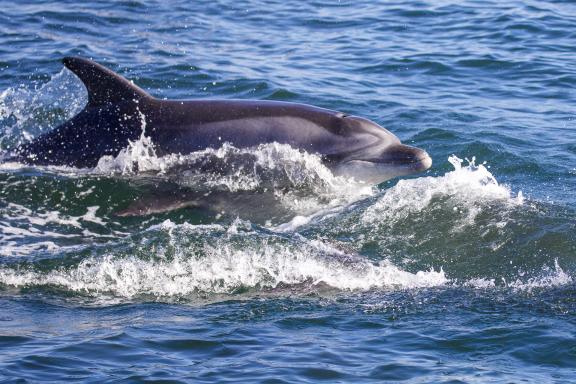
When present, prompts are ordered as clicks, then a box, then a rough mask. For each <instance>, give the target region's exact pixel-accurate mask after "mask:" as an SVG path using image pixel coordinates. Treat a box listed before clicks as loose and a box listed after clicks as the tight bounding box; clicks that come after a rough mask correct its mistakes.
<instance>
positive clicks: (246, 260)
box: [0, 220, 447, 298]
mask: <svg viewBox="0 0 576 384" xmlns="http://www.w3.org/2000/svg"><path fill="white" fill-rule="evenodd" d="M152 237H153V238H154V239H155V240H154V241H153V243H154V245H152V246H151V244H150V241H151V238H152ZM159 238H161V239H164V240H163V241H162V242H159V241H158V239H159ZM446 282H447V279H446V277H445V276H444V273H443V272H442V271H439V272H435V271H432V270H431V271H419V272H417V273H410V272H406V271H403V270H401V269H399V268H397V267H396V266H394V265H392V264H390V263H387V262H382V263H379V264H373V263H370V262H369V261H368V260H366V259H364V258H361V257H358V256H350V255H347V254H345V253H343V252H341V251H338V250H336V249H334V248H332V247H330V246H328V245H326V244H324V243H321V242H318V241H308V240H306V239H304V238H302V237H299V236H296V237H292V238H288V237H285V236H278V235H275V234H273V233H265V232H258V231H255V230H254V229H252V227H251V225H250V223H248V222H245V221H241V220H238V221H236V222H234V223H232V224H231V225H230V226H220V225H204V226H192V225H189V224H181V225H177V224H174V223H172V222H170V221H166V222H164V223H163V224H161V225H159V226H155V227H152V228H150V229H149V230H148V231H147V232H146V234H145V236H143V237H142V238H141V239H140V240H139V243H138V245H137V246H136V247H134V249H131V250H130V251H128V252H126V253H125V254H119V253H106V254H104V255H102V256H101V257H88V258H86V259H84V260H82V261H81V262H80V263H79V264H78V265H76V266H73V267H58V268H56V269H51V270H49V271H40V270H37V269H35V268H16V269H13V268H8V267H0V283H2V284H5V285H10V286H15V287H26V286H57V287H61V288H64V289H67V290H71V291H75V292H83V293H87V294H90V295H94V296H100V295H102V294H109V295H112V296H119V297H124V298H134V297H136V296H142V295H152V296H156V297H166V296H187V295H198V294H234V293H238V292H243V291H245V290H256V291H261V290H270V289H275V288H278V287H280V286H286V285H288V286H294V285H302V284H304V285H309V286H318V285H325V286H329V287H332V288H335V289H340V290H368V289H375V288H378V289H399V288H400V289H405V288H421V287H431V286H437V285H442V284H445V283H446Z"/></svg>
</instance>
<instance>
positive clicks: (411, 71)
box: [0, 0, 576, 383]
mask: <svg viewBox="0 0 576 384" xmlns="http://www.w3.org/2000/svg"><path fill="white" fill-rule="evenodd" d="M68 55H77V56H83V57H89V58H92V59H94V60H96V61H98V62H100V63H102V64H105V65H106V66H108V67H110V68H112V69H113V70H115V71H117V72H118V73H120V74H122V75H123V76H125V77H127V78H129V79H130V80H133V81H134V83H136V84H137V85H139V86H140V87H142V88H144V89H146V90H147V91H149V92H150V93H151V94H152V95H154V96H156V97H160V98H171V99H172V98H181V99H183V98H200V99H209V98H218V99H231V98H237V99H261V100H283V101H292V102H298V103H306V104H313V105H316V106H321V107H325V108H330V109H336V110H340V111H343V112H346V113H349V114H354V115H359V116H363V117H366V118H369V119H371V120H373V121H375V122H377V123H379V124H381V125H382V126H384V127H386V128H388V129H389V130H390V131H392V132H393V133H395V134H396V135H397V136H398V137H399V138H400V139H401V140H402V141H403V142H404V143H407V144H410V145H414V146H417V147H421V148H424V149H425V150H427V151H428V152H429V153H430V155H431V156H432V158H433V160H434V164H433V166H432V168H431V169H430V170H428V171H427V172H425V173H422V174H419V175H415V176H412V177H407V178H403V179H395V180H391V181H388V182H386V183H383V184H381V185H378V186H369V185H363V184H361V183H358V182H357V181H355V180H350V179H344V178H341V177H335V176H334V175H333V174H332V173H331V172H330V171H329V170H328V169H327V168H326V167H325V166H324V165H323V164H322V162H321V161H320V159H319V157H318V156H316V155H314V154H308V153H302V152H299V151H298V150H295V149H293V148H290V147H288V146H285V145H279V144H274V143H272V144H268V145H262V146H259V147H257V148H251V149H238V148H234V147H233V146H231V145H228V144H225V145H223V147H222V148H219V149H211V150H205V151H200V152H198V153H194V154H192V155H189V156H182V157H178V158H162V157H158V156H156V154H155V150H154V143H153V142H150V140H149V139H147V137H146V135H145V132H143V135H142V137H141V139H140V140H138V141H136V142H133V143H131V144H130V146H128V147H127V148H126V149H125V150H124V151H122V153H120V154H119V155H118V156H117V157H107V158H103V159H101V160H100V162H99V164H98V166H97V167H95V168H93V169H75V168H70V167H31V166H26V165H23V164H17V163H9V162H5V163H2V164H0V382H8V383H10V382H41V381H52V382H80V381H81V382H94V383H101V382H111V383H112V382H126V383H129V382H144V381H147V382H154V381H158V382H160V381H162V382H175V383H176V382H220V383H222V382H263V383H295V382H330V383H335V382H350V383H364V382H366V383H368V382H387V381H388V382H406V383H552V382H557V383H568V382H575V381H576V90H575V89H576V4H575V3H574V2H572V1H505V2H500V1H443V0H438V1H415V0H409V1H402V2H394V1H386V2H380V1H366V0H356V1H316V0H314V1H308V2H288V1H266V2H264V1H262V2H259V1H252V0H249V1H244V0H234V1H231V0H219V1H181V0H175V1H153V0H135V1H94V0H87V1H35V0H33V1H26V2H16V1H0V153H1V155H0V156H4V157H5V156H6V155H7V153H9V151H10V150H11V148H14V146H15V145H17V144H18V143H22V142H25V141H27V140H30V139H32V138H34V137H37V136H38V135H40V134H42V133H43V132H47V131H49V130H50V129H52V128H54V127H56V126H57V125H58V124H59V123H61V122H63V121H65V120H67V119H68V118H70V117H72V116H73V115H74V114H76V113H78V112H79V111H80V110H81V109H82V108H83V106H84V105H85V103H86V100H87V96H86V91H85V89H84V87H83V86H82V84H81V82H80V81H79V80H78V79H77V78H76V77H75V76H74V75H73V74H72V73H71V72H69V71H67V70H65V69H64V68H63V65H62V63H61V59H62V58H63V57H64V56H68ZM144 125H145V124H143V128H144ZM215 161H217V162H219V164H221V167H220V170H219V171H214V170H211V169H210V168H209V167H203V166H202V165H203V164H208V163H210V164H212V163H213V162H215ZM172 167H180V169H182V172H181V173H180V172H172V173H170V172H167V169H173V168H172ZM176 187H178V188H189V189H190V188H191V189H197V190H201V191H210V192H211V193H213V194H212V195H211V196H214V198H213V201H211V202H210V204H209V206H208V207H201V208H198V207H196V208H194V207H188V208H182V209H179V210H176V211H172V212H167V213H157V214H152V215H147V216H137V217H124V216H121V215H119V214H118V212H122V210H124V209H126V208H127V207H129V206H130V204H132V203H133V202H134V201H138V200H140V201H143V202H144V203H146V201H150V200H146V199H151V197H149V193H150V190H151V189H154V188H160V190H170V189H171V188H176Z"/></svg>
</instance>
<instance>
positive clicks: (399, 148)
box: [349, 144, 432, 172]
mask: <svg viewBox="0 0 576 384" xmlns="http://www.w3.org/2000/svg"><path fill="white" fill-rule="evenodd" d="M349 161H350V162H367V163H374V164H378V165H380V166H388V167H394V168H395V167H401V168H407V169H413V170H414V171H416V172H418V171H424V170H426V169H428V168H430V167H431V166H432V158H431V157H430V155H428V153H427V152H426V151H424V150H422V149H420V148H415V147H411V146H409V145H404V144H398V145H394V146H392V147H388V148H386V149H385V150H384V151H382V152H381V153H379V154H378V155H377V156H374V157H367V158H355V159H350V160H349Z"/></svg>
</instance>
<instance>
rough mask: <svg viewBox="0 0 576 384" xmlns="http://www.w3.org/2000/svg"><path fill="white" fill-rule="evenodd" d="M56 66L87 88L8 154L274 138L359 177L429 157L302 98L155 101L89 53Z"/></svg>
mask: <svg viewBox="0 0 576 384" xmlns="http://www.w3.org/2000/svg"><path fill="white" fill-rule="evenodd" d="M63 62H64V65H65V66H66V68H68V69H69V70H70V71H72V72H73V73H74V74H75V75H76V76H77V77H78V78H80V80H81V81H82V82H83V84H84V86H85V87H86V89H87V91H88V103H87V105H86V107H85V108H84V109H83V110H82V111H81V112H80V113H79V114H78V115H76V116H75V117H74V118H72V119H71V120H69V121H67V122H65V123H63V124H62V125H60V126H59V127H57V128H55V129H54V130H52V131H50V132H48V133H46V134H44V135H41V136H39V137H38V138H36V139H35V140H33V141H31V142H29V143H26V144H23V145H21V146H19V147H18V148H17V149H16V151H15V154H14V157H13V158H12V160H17V161H20V162H23V163H28V164H40V165H68V166H74V167H94V166H95V165H96V164H97V163H98V160H99V159H100V158H101V157H102V156H105V155H113V156H115V155H117V154H118V153H119V152H120V150H122V149H123V148H125V147H126V146H127V144H128V141H129V140H136V139H138V137H139V136H140V134H141V131H142V119H144V120H145V121H146V135H148V136H150V137H151V139H152V141H153V142H154V144H155V147H156V149H157V154H158V155H166V154H172V153H180V154H188V153H191V152H194V151H198V150H202V149H205V148H216V147H220V146H221V145H222V144H223V143H225V142H228V143H231V144H232V145H234V146H236V147H238V148H246V147H252V146H256V145H259V144H263V143H272V142H278V143H282V144H289V145H291V146H292V147H294V148H298V149H300V150H304V151H307V152H310V153H315V154H318V155H320V156H321V158H322V159H323V161H324V163H325V164H326V165H327V166H328V167H330V169H332V170H333V172H335V173H336V174H339V175H344V176H351V177H354V178H356V179H357V180H360V181H365V182H367V183H380V182H383V181H385V180H388V179H390V178H393V177H396V176H402V175H409V174H413V173H417V172H421V171H424V170H426V169H428V168H429V167H430V166H431V164H432V160H431V159H430V157H429V156H428V154H427V153H426V152H425V151H423V150H421V149H418V148H414V147H410V146H407V145H403V144H401V143H400V140H399V139H398V138H397V137H396V136H394V135H393V134H392V133H391V132H389V131H387V130H386V129H384V128H382V127H380V126H379V125H377V124H376V123H374V122H372V121H370V120H367V119H364V118H361V117H356V116H349V115H346V114H344V113H341V112H337V111H332V110H328V109H324V108H318V107H313V106H310V105H304V104H296V103H287V102H278V101H261V100H159V99H156V98H154V97H152V96H150V95H149V94H148V93H147V92H145V91H144V90H142V89H140V88H139V87H137V86H136V85H134V84H133V83H132V82H130V81H128V80H126V79H125V78H123V77H122V76H120V75H118V74H117V73H114V72H113V71H111V70H109V69H107V68H105V67H103V66H102V65H100V64H97V63H95V62H93V61H91V60H87V59H83V58H78V57H66V58H64V60H63Z"/></svg>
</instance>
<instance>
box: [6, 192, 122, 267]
mask: <svg viewBox="0 0 576 384" xmlns="http://www.w3.org/2000/svg"><path fill="white" fill-rule="evenodd" d="M98 209H99V207H98V206H92V207H88V208H87V211H86V213H85V214H83V215H80V216H73V215H65V214H62V213H61V212H59V211H33V210H31V209H29V208H26V207H24V206H22V205H19V204H14V203H9V204H8V205H7V206H6V207H4V208H0V213H1V214H2V220H0V234H1V235H2V236H1V237H0V255H2V256H28V255H31V254H34V253H36V252H38V251H50V252H57V251H58V252H63V251H67V250H71V249H76V248H78V244H82V243H84V242H85V240H87V239H116V238H118V237H124V236H125V234H121V233H118V232H113V234H111V235H110V234H99V233H95V232H92V231H89V230H87V229H86V228H85V227H84V225H83V224H84V223H85V222H91V223H94V224H99V225H101V226H102V227H107V226H108V224H109V223H107V222H106V221H104V220H103V219H101V218H99V217H97V216H96V212H97V211H98ZM107 232H108V231H107ZM61 239H68V240H71V239H76V241H75V243H76V245H66V246H59V245H57V241H58V240H61ZM67 243H69V241H67Z"/></svg>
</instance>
